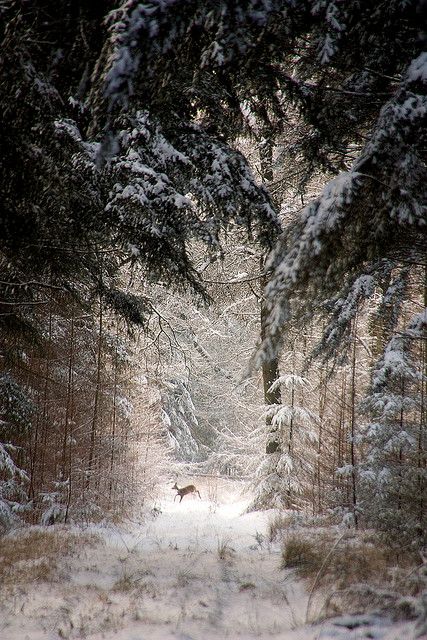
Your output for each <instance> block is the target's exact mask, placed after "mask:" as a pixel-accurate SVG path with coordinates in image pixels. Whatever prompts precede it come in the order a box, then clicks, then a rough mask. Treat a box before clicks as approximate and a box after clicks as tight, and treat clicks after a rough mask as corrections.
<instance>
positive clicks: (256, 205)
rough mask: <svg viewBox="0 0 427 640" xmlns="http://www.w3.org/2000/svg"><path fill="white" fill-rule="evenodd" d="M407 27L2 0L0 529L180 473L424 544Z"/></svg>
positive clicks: (75, 513) (147, 487) (267, 13)
mask: <svg viewBox="0 0 427 640" xmlns="http://www.w3.org/2000/svg"><path fill="white" fill-rule="evenodd" d="M426 19H427V4H426V3H425V2H424V1H422V0H387V1H385V0H384V1H381V0H377V1H376V2H372V0H369V1H368V0H361V1H358V2H356V1H354V2H353V1H349V2H339V0H301V1H300V2H293V0H239V1H238V2H237V1H233V2H229V1H226V0H224V1H222V2H217V1H214V0H207V1H204V2H200V1H199V0H190V1H185V2H184V1H183V0H169V1H165V2H157V1H155V0H152V1H151V2H144V3H141V2H136V1H134V0H129V1H128V2H125V3H123V4H120V3H117V2H114V1H113V0H112V1H110V2H94V1H92V2H90V1H86V2H85V1H75V2H67V1H65V0H60V1H59V0H55V1H53V0H42V1H39V2H28V1H24V0H22V1H12V0H0V38H1V55H0V69H1V73H0V108H1V113H2V119H1V122H0V148H1V165H0V166H1V176H0V178H1V186H0V188H1V201H2V210H1V213H0V237H1V248H0V264H1V276H0V278H1V280H0V331H1V345H0V411H1V414H0V527H1V529H2V530H3V531H4V530H6V529H8V528H9V527H10V526H12V525H13V524H14V523H16V522H17V521H18V520H24V521H27V522H32V523H40V522H41V523H44V524H51V523H54V522H57V521H61V522H68V521H80V520H85V521H90V520H93V519H102V518H104V517H106V516H107V517H109V518H112V517H122V516H123V514H125V513H131V511H132V509H134V508H135V506H137V505H138V504H139V503H140V502H141V501H142V502H144V501H146V500H151V499H152V497H153V495H155V488H156V487H157V486H158V484H159V483H160V482H161V481H162V480H163V479H169V478H170V477H176V475H177V474H179V473H180V469H187V470H188V469H189V468H190V469H191V470H192V472H193V473H220V474H228V475H234V476H239V477H242V478H247V479H250V480H251V481H252V483H253V486H254V488H255V497H254V503H253V505H252V507H253V508H254V509H255V508H269V507H272V506H278V507H283V508H286V509H295V510H298V511H302V512H305V513H309V514H311V515H313V516H322V517H323V516H326V515H327V516H328V517H329V518H333V519H334V520H335V521H337V522H341V521H343V520H344V522H346V523H347V524H348V526H351V527H356V528H357V527H362V528H366V527H370V528H374V529H376V530H377V531H379V532H381V533H383V534H384V536H385V537H386V540H387V542H388V543H389V544H392V545H393V544H397V545H398V546H399V547H400V548H402V547H404V548H406V549H408V550H416V549H421V548H422V547H423V546H424V545H425V544H426V538H425V536H426V524H427V515H426V513H427V495H426V480H427V479H426V469H427V453H426V430H427V386H426V384H427V334H426V327H427V316H426V306H427V262H426V255H427V250H426V249H427V246H426V245H427V243H426V222H427V216H426V204H427V202H426V197H427V191H426V185H427V167H426V149H427V139H426V132H427V127H426V124H427V52H426V51H425V49H426V41H427V40H426V39H427V35H426V31H425V30H424V26H425V25H426V24H427V22H426ZM189 465H190V466H189Z"/></svg>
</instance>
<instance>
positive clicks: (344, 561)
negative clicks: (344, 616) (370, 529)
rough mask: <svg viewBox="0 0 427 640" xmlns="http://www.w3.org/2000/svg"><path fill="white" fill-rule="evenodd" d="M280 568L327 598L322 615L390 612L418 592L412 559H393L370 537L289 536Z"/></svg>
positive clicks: (320, 533) (418, 578)
mask: <svg viewBox="0 0 427 640" xmlns="http://www.w3.org/2000/svg"><path fill="white" fill-rule="evenodd" d="M282 568H292V569H295V570H296V572H297V573H298V575H299V576H301V577H302V578H305V579H307V580H309V589H310V592H311V593H312V592H313V591H314V590H317V589H319V588H321V589H323V590H324V591H325V593H327V594H329V596H328V598H327V601H326V604H325V609H324V614H325V615H331V614H336V613H341V612H342V611H349V610H358V611H367V610H369V609H371V608H372V607H374V608H376V607H378V608H380V609H381V608H383V609H388V610H391V611H392V610H393V609H396V607H397V606H398V603H399V602H400V600H401V599H402V597H403V598H405V597H411V596H414V595H417V594H419V593H420V592H421V590H422V580H421V576H420V575H418V576H417V571H416V564H415V561H414V558H413V557H410V556H407V557H402V556H401V557H399V558H396V556H395V555H394V554H392V553H391V551H390V549H389V548H388V547H386V546H384V545H382V544H381V543H380V542H379V540H378V538H377V537H376V536H373V535H372V534H367V535H364V534H351V533H348V534H347V535H344V536H343V537H342V538H338V537H337V536H336V535H335V537H334V535H333V534H331V532H330V531H329V532H328V531H318V532H313V531H312V532H311V534H310V533H308V532H305V531H299V532H298V533H296V532H293V533H291V534H289V535H288V537H287V538H286V539H285V543H284V546H283V550H282Z"/></svg>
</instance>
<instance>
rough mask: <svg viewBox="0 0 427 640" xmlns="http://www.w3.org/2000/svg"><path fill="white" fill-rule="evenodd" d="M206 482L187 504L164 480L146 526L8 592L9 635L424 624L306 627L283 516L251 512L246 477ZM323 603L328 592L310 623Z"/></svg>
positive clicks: (321, 631) (258, 631) (342, 633)
mask: <svg viewBox="0 0 427 640" xmlns="http://www.w3.org/2000/svg"><path fill="white" fill-rule="evenodd" d="M197 485H198V487H199V488H200V492H201V495H202V499H199V498H198V497H197V496H194V495H192V496H186V497H184V499H183V501H182V503H179V500H176V501H175V502H173V495H174V492H173V491H171V489H170V486H167V487H165V488H164V491H163V496H162V498H161V500H159V501H158V502H157V503H156V504H155V505H154V506H155V511H154V512H153V514H156V513H157V514H158V515H153V516H152V517H151V518H150V520H148V521H146V522H144V523H137V522H134V523H132V524H131V525H130V524H128V526H127V527H126V528H123V527H121V528H119V527H109V528H103V527H91V528H90V529H89V532H90V533H96V534H97V535H99V536H100V538H101V542H100V543H99V544H96V545H95V546H88V545H86V546H84V547H82V549H81V550H80V552H79V553H78V554H77V555H74V556H72V557H71V558H68V559H67V558H64V559H60V570H59V573H57V575H56V577H55V579H54V580H52V579H51V580H45V581H42V580H40V579H38V580H36V581H34V580H33V581H32V582H31V581H30V582H28V583H27V584H21V585H19V586H14V587H13V589H12V590H9V591H7V597H5V596H4V594H2V600H1V603H0V638H1V640H57V639H59V638H69V639H83V638H88V639H90V640H113V638H114V640H145V639H147V640H219V639H223V638H244V639H248V640H251V639H253V638H265V639H267V638H285V639H289V640H322V639H323V640H326V639H332V638H333V639H335V640H347V639H348V640H356V639H359V638H378V639H382V640H398V639H401V638H402V637H404V636H405V637H411V634H412V631H413V625H411V624H399V625H391V624H387V621H384V620H380V619H376V618H375V617H374V616H370V617H368V616H359V617H354V616H353V617H350V616H348V617H347V618H345V617H342V618H340V619H336V620H335V621H329V622H327V623H323V624H319V625H315V626H307V625H305V620H306V614H307V604H308V598H309V595H308V593H307V591H306V589H305V587H304V584H303V583H302V581H300V580H298V579H296V577H295V575H294V574H293V572H292V571H289V570H288V571H284V570H281V569H279V565H280V548H279V546H278V545H272V544H270V543H269V542H268V540H267V537H266V528H267V525H268V521H269V519H270V518H271V517H272V516H273V515H274V513H273V512H257V513H247V514H245V513H243V512H244V510H245V507H246V505H247V503H248V500H247V498H244V497H243V496H242V495H241V493H240V489H241V486H240V485H239V484H238V483H233V482H232V481H229V482H227V481H220V483H218V482H215V484H212V483H209V482H206V481H200V482H198V483H197ZM85 533H87V530H86V531H85ZM0 555H1V550H0ZM321 607H322V597H321V596H320V595H317V596H316V599H315V601H313V602H311V603H310V612H309V615H310V618H311V619H313V617H314V618H315V617H316V615H317V614H318V613H319V611H320V609H321Z"/></svg>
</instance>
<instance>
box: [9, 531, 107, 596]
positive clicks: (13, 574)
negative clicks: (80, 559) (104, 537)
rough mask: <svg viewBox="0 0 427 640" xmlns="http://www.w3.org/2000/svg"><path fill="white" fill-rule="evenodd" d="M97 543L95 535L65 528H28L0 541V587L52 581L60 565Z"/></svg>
mask: <svg viewBox="0 0 427 640" xmlns="http://www.w3.org/2000/svg"><path fill="white" fill-rule="evenodd" d="M97 543H99V538H98V536H96V535H95V534H87V533H80V532H71V531H68V530H67V529H65V528H44V527H30V528H28V529H23V530H21V531H19V532H16V531H15V532H13V533H9V534H8V535H6V536H3V537H1V538H0V585H1V587H2V588H3V587H8V586H16V585H18V584H24V583H28V582H35V581H54V580H55V579H56V578H57V577H58V572H59V565H60V561H61V560H62V559H63V558H64V557H67V556H73V555H77V554H78V553H79V552H80V551H81V549H82V548H83V547H84V546H88V545H89V546H94V545H95V544H97Z"/></svg>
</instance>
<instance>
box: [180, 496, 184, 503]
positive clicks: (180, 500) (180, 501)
mask: <svg viewBox="0 0 427 640" xmlns="http://www.w3.org/2000/svg"><path fill="white" fill-rule="evenodd" d="M183 497H184V494H182V496H181V500H180V502H182V499H183Z"/></svg>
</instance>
